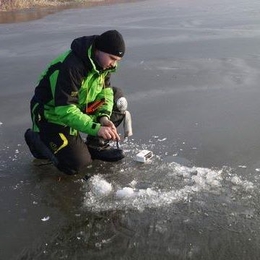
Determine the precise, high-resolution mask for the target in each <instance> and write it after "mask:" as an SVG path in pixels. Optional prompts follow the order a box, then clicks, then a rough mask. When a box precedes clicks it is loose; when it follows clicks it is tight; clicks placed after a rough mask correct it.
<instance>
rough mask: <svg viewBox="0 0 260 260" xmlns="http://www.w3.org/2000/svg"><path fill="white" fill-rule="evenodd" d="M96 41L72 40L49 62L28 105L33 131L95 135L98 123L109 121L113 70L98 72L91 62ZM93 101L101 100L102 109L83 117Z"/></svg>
mask: <svg viewBox="0 0 260 260" xmlns="http://www.w3.org/2000/svg"><path fill="white" fill-rule="evenodd" d="M96 37H97V36H96V35H93V36H84V37H81V38H77V39H75V40H74V41H73V42H72V44H71V49H70V50H69V51H67V52H65V53H63V54H62V55H60V56H59V57H57V58H56V59H55V60H53V61H52V62H51V64H50V65H49V67H48V69H47V70H46V71H45V72H44V73H43V74H42V75H41V78H40V80H39V83H38V86H37V87H36V89H35V95H34V97H33V99H32V102H31V112H32V119H33V129H34V131H41V129H43V128H45V129H47V128H51V126H53V125H54V126H55V125H58V126H61V127H69V128H70V132H71V133H72V134H73V133H76V132H77V131H80V132H83V133H86V134H90V135H97V133H98V131H99V129H100V127H101V125H100V124H99V123H98V119H99V118H100V117H101V116H104V115H105V116H108V117H110V115H111V112H112V108H113V90H112V88H111V87H110V72H114V71H115V70H116V68H114V69H112V70H105V71H102V69H101V68H100V67H99V66H98V64H97V63H96V62H95V60H94V59H93V57H94V45H95V38H96ZM96 100H103V101H104V103H103V105H102V106H100V107H99V108H98V109H97V110H96V111H95V113H93V114H87V113H86V109H87V107H88V105H89V104H91V103H93V102H94V101H96Z"/></svg>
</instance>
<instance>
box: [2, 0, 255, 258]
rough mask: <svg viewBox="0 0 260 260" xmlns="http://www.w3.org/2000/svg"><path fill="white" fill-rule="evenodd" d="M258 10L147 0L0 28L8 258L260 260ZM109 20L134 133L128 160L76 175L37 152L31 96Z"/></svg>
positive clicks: (239, 4)
mask: <svg viewBox="0 0 260 260" xmlns="http://www.w3.org/2000/svg"><path fill="white" fill-rule="evenodd" d="M259 10H260V2H259V1H256V0H252V1H250V2H249V3H247V2H245V1H240V0H238V1H236V3H235V4H234V1H231V0H219V1H216V0H210V1H209V0H207V1H206V0H182V1H181V0H176V1H170V0H160V1H159V0H157V1H155V0H146V1H141V2H135V3H124V4H116V5H109V6H99V7H93V8H89V9H70V10H64V11H62V12H59V13H56V14H52V15H49V16H46V17H44V18H42V19H39V20H35V21H29V22H23V23H17V24H1V25H0V45H1V48H0V59H1V63H0V78H1V81H0V84H1V92H0V104H1V110H0V138H1V143H0V151H1V157H0V182H1V185H0V206H1V213H2V214H1V217H0V220H1V221H0V223H1V224H0V226H1V232H0V241H1V243H0V259H34V260H35V259H55V260H56V259H149V260H150V259H234V260H235V259H236V260H237V259H245V260H248V259H259V258H260V246H259V244H260V241H259V240H260V228H259V227H260V218H259V210H260V207H259V199H260V192H259V188H260V180H259V172H260V159H259V154H260V142H259V140H260V131H259V129H260V105H259V96H260V88H259V82H260V76H259V69H260V47H259V46H260V11H259ZM108 29H117V30H119V31H120V32H122V34H123V35H124V37H125V40H126V43H127V53H126V55H125V58H124V59H123V60H122V62H121V64H120V68H119V70H118V73H117V74H116V75H114V76H113V78H112V81H113V83H114V85H115V86H120V87H121V88H123V89H124V92H125V94H126V96H127V98H128V103H129V110H130V111H131V113H132V117H133V128H134V136H133V137H132V138H131V139H130V140H129V141H128V142H126V143H122V146H123V148H124V149H125V151H126V155H127V156H126V158H125V159H124V160H123V161H122V162H118V163H102V162H98V161H95V162H93V164H92V165H90V166H89V167H88V169H87V170H86V172H84V173H82V175H80V176H74V177H70V176H64V175H63V174H61V173H59V172H58V171H57V170H56V169H54V168H53V167H52V166H51V165H42V163H43V162H42V161H38V160H33V158H32V157H31V155H30V154H29V151H28V148H27V147H26V145H25V143H24V140H23V133H24V131H25V130H26V129H27V128H28V127H30V115H29V101H30V98H31V96H32V93H33V90H34V86H35V82H36V81H37V79H38V76H39V74H40V73H41V72H42V70H44V69H45V66H46V65H47V64H48V63H49V61H51V59H53V58H54V57H55V56H57V55H58V54H59V53H60V52H62V51H65V50H67V48H68V47H69V46H70V43H71V41H72V40H73V39H74V38H76V37H79V36H82V35H91V34H100V33H102V32H104V31H105V30H108ZM142 149H148V150H151V151H153V153H154V154H155V156H154V158H153V159H152V161H151V162H150V163H148V164H140V163H137V162H135V161H134V156H135V154H136V153H137V152H138V151H140V150H142ZM85 175H86V176H87V177H86V178H83V177H84V176H85Z"/></svg>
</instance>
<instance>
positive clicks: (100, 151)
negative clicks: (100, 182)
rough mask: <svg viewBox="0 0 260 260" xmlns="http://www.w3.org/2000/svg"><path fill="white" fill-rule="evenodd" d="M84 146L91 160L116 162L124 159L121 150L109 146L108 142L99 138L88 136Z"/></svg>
mask: <svg viewBox="0 0 260 260" xmlns="http://www.w3.org/2000/svg"><path fill="white" fill-rule="evenodd" d="M86 145H87V147H88V150H89V153H90V155H91V158H92V160H101V161H106V162H116V161H119V160H122V159H123V158H124V157H125V155H124V152H123V150H122V149H120V148H114V147H112V146H110V145H109V141H106V140H104V139H102V138H100V137H94V136H88V137H87V141H86Z"/></svg>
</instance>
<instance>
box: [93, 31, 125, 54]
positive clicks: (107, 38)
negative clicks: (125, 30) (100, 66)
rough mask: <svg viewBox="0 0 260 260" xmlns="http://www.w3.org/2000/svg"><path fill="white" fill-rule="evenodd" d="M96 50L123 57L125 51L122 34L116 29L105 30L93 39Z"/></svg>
mask: <svg viewBox="0 0 260 260" xmlns="http://www.w3.org/2000/svg"><path fill="white" fill-rule="evenodd" d="M95 46H96V48H97V49H98V50H100V51H103V52H106V53H109V54H112V55H115V56H118V57H123V56H124V53H125V42H124V39H123V36H122V35H121V34H120V33H119V32H118V31H116V30H111V31H106V32H104V33H102V34H101V35H99V36H98V37H97V38H96V40H95Z"/></svg>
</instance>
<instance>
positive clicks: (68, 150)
mask: <svg viewBox="0 0 260 260" xmlns="http://www.w3.org/2000/svg"><path fill="white" fill-rule="evenodd" d="M113 91H114V101H115V103H114V107H113V112H112V115H111V121H112V122H113V123H114V124H115V126H116V127H117V126H119V125H120V123H121V122H122V121H123V119H124V116H125V115H124V113H121V112H120V111H119V110H118V109H117V107H116V101H117V99H118V98H120V97H122V96H123V93H122V90H121V89H119V88H113ZM43 124H45V127H41V125H40V124H39V128H40V138H41V140H42V141H43V142H44V144H45V145H46V146H47V147H48V148H49V149H50V150H51V151H52V152H53V153H54V155H55V157H56V158H57V159H58V165H57V168H58V169H59V170H60V171H62V172H64V173H67V174H76V173H78V172H79V171H80V170H81V169H83V168H84V167H85V166H87V165H88V164H90V163H91V162H92V159H91V155H90V153H89V150H88V147H87V145H86V144H85V141H84V140H83V139H82V137H81V136H80V134H79V133H77V135H72V134H71V133H70V128H69V127H61V126H60V125H55V124H48V123H43ZM46 125H47V127H46ZM48 125H49V127H48Z"/></svg>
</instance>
